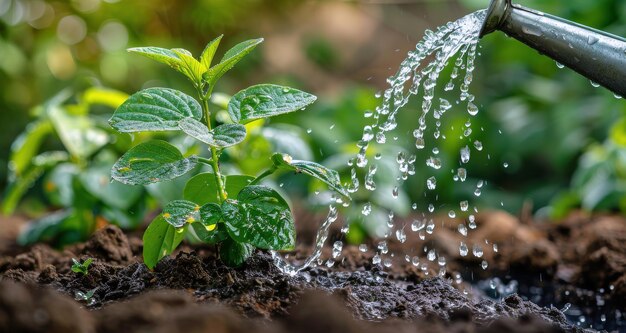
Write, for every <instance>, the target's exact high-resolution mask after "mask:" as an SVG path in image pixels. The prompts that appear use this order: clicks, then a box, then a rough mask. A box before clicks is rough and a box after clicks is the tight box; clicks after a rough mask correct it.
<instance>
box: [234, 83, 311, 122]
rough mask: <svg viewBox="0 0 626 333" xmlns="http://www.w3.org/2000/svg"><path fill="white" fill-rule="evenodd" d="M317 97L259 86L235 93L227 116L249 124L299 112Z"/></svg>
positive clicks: (287, 88)
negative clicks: (262, 119)
mask: <svg viewBox="0 0 626 333" xmlns="http://www.w3.org/2000/svg"><path fill="white" fill-rule="evenodd" d="M316 99H317V97H315V95H311V94H309V93H306V92H304V91H300V90H297V89H293V88H289V87H283V86H277V85H274V84H259V85H256V86H252V87H249V88H246V89H244V90H241V91H240V92H238V93H236V94H235V95H234V96H233V97H232V98H231V99H230V102H229V103H228V114H229V115H230V117H231V118H232V120H233V121H234V122H236V123H242V124H245V123H249V122H251V121H253V120H255V119H261V118H269V117H273V116H277V115H279V114H284V113H289V112H293V111H297V110H300V109H302V108H304V107H306V106H307V105H309V104H311V103H313V102H315V100H316Z"/></svg>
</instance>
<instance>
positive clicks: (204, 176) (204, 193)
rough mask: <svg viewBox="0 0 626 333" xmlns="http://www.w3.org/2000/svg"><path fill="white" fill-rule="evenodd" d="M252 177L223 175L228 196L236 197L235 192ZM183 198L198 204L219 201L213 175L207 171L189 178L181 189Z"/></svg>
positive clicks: (244, 185) (248, 182)
mask: <svg viewBox="0 0 626 333" xmlns="http://www.w3.org/2000/svg"><path fill="white" fill-rule="evenodd" d="M253 179H254V177H251V176H245V175H232V176H226V177H224V184H225V188H226V193H228V197H230V198H236V197H237V194H239V192H240V191H241V189H243V188H244V187H246V186H247V185H248V184H250V182H251V181H252V180H253ZM183 198H185V200H189V201H193V202H195V203H197V204H199V205H204V204H206V203H209V202H213V203H219V202H220V200H219V199H218V194H217V184H215V175H214V174H212V173H210V172H207V173H201V174H199V175H196V176H194V177H192V178H191V179H189V181H188V182H187V185H185V189H184V190H183Z"/></svg>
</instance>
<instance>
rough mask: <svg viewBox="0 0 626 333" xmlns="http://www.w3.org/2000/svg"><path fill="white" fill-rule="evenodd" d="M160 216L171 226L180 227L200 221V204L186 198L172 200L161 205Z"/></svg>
mask: <svg viewBox="0 0 626 333" xmlns="http://www.w3.org/2000/svg"><path fill="white" fill-rule="evenodd" d="M161 216H163V218H164V219H165V221H167V223H169V224H171V225H172V226H173V227H175V228H180V227H182V226H184V225H185V224H186V223H193V222H196V221H200V206H199V205H197V204H195V203H193V202H191V201H187V200H174V201H172V202H169V203H168V204H167V205H165V207H163V213H162V214H161Z"/></svg>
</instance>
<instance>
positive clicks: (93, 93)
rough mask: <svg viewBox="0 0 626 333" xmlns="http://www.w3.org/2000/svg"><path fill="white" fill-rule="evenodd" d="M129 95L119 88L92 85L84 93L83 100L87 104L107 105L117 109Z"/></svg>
mask: <svg viewBox="0 0 626 333" xmlns="http://www.w3.org/2000/svg"><path fill="white" fill-rule="evenodd" d="M128 97H129V96H128V94H126V93H125V92H121V91H118V90H113V89H108V88H101V87H91V88H89V89H87V90H86V91H85V92H84V93H83V96H82V99H81V102H83V103H86V104H87V105H94V104H100V105H106V106H108V107H110V108H113V109H117V108H118V107H119V106H120V105H122V103H124V101H125V100H126V99H128Z"/></svg>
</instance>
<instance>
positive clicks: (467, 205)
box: [459, 200, 469, 212]
mask: <svg viewBox="0 0 626 333" xmlns="http://www.w3.org/2000/svg"><path fill="white" fill-rule="evenodd" d="M459 205H460V206H461V210H462V211H464V212H467V208H468V207H469V203H468V202H467V200H464V201H461V202H460V203H459Z"/></svg>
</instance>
